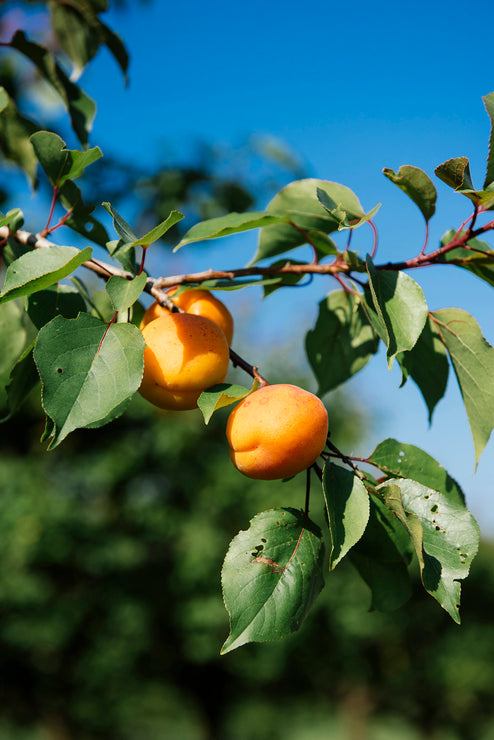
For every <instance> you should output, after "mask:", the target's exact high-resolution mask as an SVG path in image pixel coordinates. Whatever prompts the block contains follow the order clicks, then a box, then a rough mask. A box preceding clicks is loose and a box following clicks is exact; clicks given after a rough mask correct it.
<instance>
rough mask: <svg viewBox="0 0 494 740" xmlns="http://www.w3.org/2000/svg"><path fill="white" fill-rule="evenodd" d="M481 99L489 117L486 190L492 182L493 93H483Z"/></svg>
mask: <svg viewBox="0 0 494 740" xmlns="http://www.w3.org/2000/svg"><path fill="white" fill-rule="evenodd" d="M482 100H483V101H484V105H485V109H486V111H487V114H488V116H489V118H490V119H491V133H490V136H489V154H488V157H487V171H486V173H485V180H484V190H487V188H488V187H489V185H492V183H494V93H489V95H485V96H484V97H483V98H482Z"/></svg>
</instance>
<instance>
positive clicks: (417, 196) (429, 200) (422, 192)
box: [383, 164, 437, 221]
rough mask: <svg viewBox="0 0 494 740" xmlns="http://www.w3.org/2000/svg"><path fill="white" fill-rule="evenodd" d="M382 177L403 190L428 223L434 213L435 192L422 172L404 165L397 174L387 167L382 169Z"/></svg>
mask: <svg viewBox="0 0 494 740" xmlns="http://www.w3.org/2000/svg"><path fill="white" fill-rule="evenodd" d="M383 173H384V175H385V176H386V177H387V178H388V180H391V182H394V184H395V185H397V186H398V187H399V188H400V190H403V192H404V193H406V195H408V197H409V198H411V199H412V200H413V202H414V203H415V205H416V206H418V208H419V209H420V211H421V213H422V215H423V217H424V218H425V220H426V221H429V220H430V219H431V218H432V216H433V215H434V213H435V211H436V200H437V191H436V188H435V187H434V183H433V182H432V180H431V179H430V177H429V175H427V174H426V173H425V172H424V170H421V169H420V168H419V167H413V166H412V165H409V164H404V165H402V166H401V167H400V169H399V170H398V172H394V171H393V170H392V169H390V168H389V167H385V168H384V169H383Z"/></svg>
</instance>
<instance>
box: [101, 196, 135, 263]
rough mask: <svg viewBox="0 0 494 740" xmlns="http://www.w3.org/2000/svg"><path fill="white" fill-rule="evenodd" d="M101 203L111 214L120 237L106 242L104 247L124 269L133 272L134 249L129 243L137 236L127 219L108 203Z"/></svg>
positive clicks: (133, 241)
mask: <svg viewBox="0 0 494 740" xmlns="http://www.w3.org/2000/svg"><path fill="white" fill-rule="evenodd" d="M102 205H103V207H104V208H105V209H106V210H107V211H108V213H109V214H110V215H111V217H112V219H113V226H114V228H115V231H116V232H117V234H118V235H119V237H120V239H119V240H116V241H111V242H107V244H106V248H107V249H108V252H109V253H110V254H111V256H112V257H114V258H115V259H117V260H118V261H119V262H120V264H121V265H122V267H123V268H124V270H127V271H128V272H131V273H132V274H135V273H136V263H135V250H134V248H133V247H132V246H131V245H132V244H133V243H135V242H136V241H137V236H136V235H135V234H134V232H133V230H132V229H131V227H130V226H129V224H128V223H127V221H125V219H123V218H122V216H121V215H120V214H119V213H118V211H116V210H115V209H114V208H113V206H112V205H111V204H110V203H103V204H102Z"/></svg>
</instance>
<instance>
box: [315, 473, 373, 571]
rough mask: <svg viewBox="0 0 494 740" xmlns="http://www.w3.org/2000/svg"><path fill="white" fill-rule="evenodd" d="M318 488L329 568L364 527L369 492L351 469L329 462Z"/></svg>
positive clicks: (341, 556) (347, 548)
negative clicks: (325, 518) (324, 514)
mask: <svg viewBox="0 0 494 740" xmlns="http://www.w3.org/2000/svg"><path fill="white" fill-rule="evenodd" d="M322 490H323V494H324V501H325V504H326V511H327V514H328V525H329V536H330V539H331V549H330V553H329V569H330V570H333V569H334V568H335V567H336V566H337V565H338V563H339V562H340V560H342V559H343V558H344V557H345V555H346V554H347V553H348V552H349V550H350V549H351V548H352V547H353V546H354V545H355V543H356V542H358V541H359V539H360V538H361V537H362V535H363V533H364V531H365V528H366V526H367V522H368V520H369V494H368V493H367V490H366V488H365V486H364V484H363V483H362V481H361V480H360V478H358V476H357V475H355V473H353V472H352V471H351V470H347V469H346V468H342V467H341V466H339V465H333V464H332V463H326V465H325V466H324V471H323V478H322Z"/></svg>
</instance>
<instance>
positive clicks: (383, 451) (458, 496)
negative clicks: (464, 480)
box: [369, 439, 465, 505]
mask: <svg viewBox="0 0 494 740" xmlns="http://www.w3.org/2000/svg"><path fill="white" fill-rule="evenodd" d="M369 462H371V463H372V464H373V465H377V467H378V468H379V470H381V471H382V472H383V473H385V474H386V475H388V476H391V477H393V478H394V477H396V476H399V477H400V478H412V479H413V480H416V481H418V482H419V483H422V485H424V486H428V487H429V488H434V489H435V490H436V491H440V492H441V493H442V494H444V496H446V498H447V499H448V500H449V501H452V502H453V503H457V504H462V505H464V503H465V496H464V493H463V491H462V490H461V488H460V486H459V485H458V483H457V482H456V481H455V480H454V479H453V478H452V477H451V476H450V475H449V473H448V472H447V471H446V470H445V469H444V467H443V466H442V465H440V464H439V463H438V462H437V460H434V458H433V457H431V456H430V455H428V454H427V452H424V450H421V449H420V447H415V445H409V444H404V443H403V442H397V441H396V439H385V440H384V442H381V443H380V444H378V445H377V447H376V449H375V450H374V452H373V453H372V455H371V456H370V457H369Z"/></svg>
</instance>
